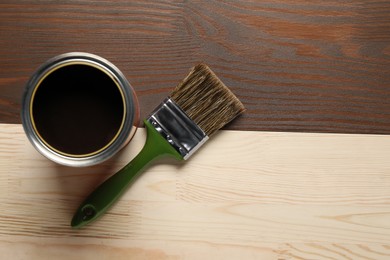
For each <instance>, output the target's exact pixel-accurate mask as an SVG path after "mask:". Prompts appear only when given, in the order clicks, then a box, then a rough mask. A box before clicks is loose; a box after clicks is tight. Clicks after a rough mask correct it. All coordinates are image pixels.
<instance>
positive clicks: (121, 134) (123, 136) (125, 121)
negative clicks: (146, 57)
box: [21, 52, 139, 166]
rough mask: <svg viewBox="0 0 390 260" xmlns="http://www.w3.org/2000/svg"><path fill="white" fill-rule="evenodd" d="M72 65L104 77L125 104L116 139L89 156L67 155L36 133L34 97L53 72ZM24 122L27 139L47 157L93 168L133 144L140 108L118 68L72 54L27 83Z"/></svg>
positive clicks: (41, 69) (96, 58) (85, 55)
mask: <svg viewBox="0 0 390 260" xmlns="http://www.w3.org/2000/svg"><path fill="white" fill-rule="evenodd" d="M71 65H82V66H90V67H93V68H94V69H98V70H99V71H101V72H103V73H105V75H107V76H108V77H109V78H110V79H112V81H113V82H114V83H115V85H116V86H117V87H118V90H119V92H120V95H121V99H122V102H123V110H124V111H123V117H122V120H121V124H120V127H119V128H118V131H117V133H116V134H115V136H114V138H112V139H111V140H110V142H108V143H107V145H105V146H104V147H102V148H101V149H98V150H96V151H94V152H91V153H88V154H81V155H74V154H68V153H64V152H61V151H60V150H58V149H55V148H54V147H52V146H51V145H50V143H48V142H47V141H45V139H44V138H42V136H41V135H40V133H39V131H37V128H36V126H35V123H34V118H33V113H32V109H33V103H34V98H35V93H36V91H37V89H38V88H39V86H40V85H41V83H42V82H43V81H44V80H45V79H46V78H47V77H48V75H50V74H51V73H52V72H53V71H56V70H59V69H60V68H63V67H65V66H71ZM21 119H22V124H23V128H24V131H25V133H26V135H27V137H28V139H29V140H30V142H31V143H32V145H33V146H34V147H35V148H36V149H37V150H38V151H39V152H40V153H41V154H43V155H44V156H45V157H47V158H48V159H50V160H52V161H54V162H57V163H59V164H62V165H67V166H90V165H95V164H98V163H101V162H103V161H105V160H107V159H109V158H111V157H112V156H113V155H114V154H116V153H117V152H118V151H119V150H120V149H121V148H123V147H124V146H125V145H126V144H127V143H128V142H129V141H130V139H131V138H132V137H133V135H134V133H135V131H136V128H137V125H138V122H139V106H138V101H137V97H136V94H135V92H134V90H133V88H132V87H131V85H130V83H129V82H128V81H127V80H126V78H125V76H124V75H123V74H122V72H121V71H120V70H119V69H118V68H117V67H116V66H115V65H113V64H112V63H111V62H109V61H107V60H105V59H103V58H101V57H99V56H97V55H93V54H90V53H83V52H72V53H65V54H62V55H59V56H56V57H54V58H52V59H50V60H48V61H47V62H45V63H44V64H43V65H42V66H40V67H39V68H38V69H37V70H36V71H35V73H34V74H33V75H32V77H31V78H30V79H29V81H28V82H27V84H26V88H25V92H24V94H23V99H22V110H21ZM69 142H72V140H69Z"/></svg>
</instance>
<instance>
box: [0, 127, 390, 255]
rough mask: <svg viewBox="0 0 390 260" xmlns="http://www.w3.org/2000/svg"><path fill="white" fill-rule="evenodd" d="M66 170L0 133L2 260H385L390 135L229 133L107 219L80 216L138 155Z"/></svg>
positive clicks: (132, 150) (153, 174)
mask: <svg viewBox="0 0 390 260" xmlns="http://www.w3.org/2000/svg"><path fill="white" fill-rule="evenodd" d="M144 140H145V129H139V130H138V132H137V133H136V136H135V138H134V139H133V141H132V142H131V143H130V145H128V146H127V147H126V148H125V149H124V150H123V151H121V152H120V154H118V155H117V156H116V157H115V158H113V159H111V160H109V161H108V162H105V163H103V164H102V165H99V166H94V167H88V168H70V167H63V166H59V165H57V164H54V163H52V162H50V161H48V160H47V159H46V158H44V157H43V156H41V155H40V154H39V153H37V152H36V151H35V150H34V149H33V147H32V146H31V145H30V143H29V142H28V141H27V138H26V137H25V135H24V133H23V130H22V127H21V125H13V124H2V125H0V208H1V211H0V255H1V256H2V258H4V259H11V258H12V259H26V258H27V259H48V258H55V259H129V258H131V259H200V258H207V259H210V258H217V259H237V258H245V259H360V258H363V259H388V258H389V257H390V224H389V223H390V189H389V187H390V161H389V160H388V156H389V154H390V136H381V135H343V134H304V133H276V132H274V133H272V132H250V131H247V132H242V131H221V132H220V133H219V134H218V135H216V136H215V137H214V138H213V139H211V140H210V141H209V142H208V143H207V144H206V145H205V147H204V148H202V149H201V150H200V151H199V152H198V153H197V154H196V155H194V156H193V157H192V158H191V159H190V160H188V161H187V162H185V163H182V162H175V161H172V160H167V161H164V162H162V164H155V165H153V166H151V167H150V168H149V169H148V170H147V172H146V173H145V174H144V175H142V176H141V177H140V178H139V179H138V180H137V181H136V182H135V183H134V185H132V187H131V188H130V189H129V190H128V191H127V192H126V193H125V195H124V196H123V197H122V199H121V200H120V201H119V202H118V203H117V204H116V205H115V206H114V207H113V208H112V209H111V210H110V211H109V212H108V213H107V214H106V215H104V216H103V217H102V218H101V219H100V220H98V221H97V222H95V223H93V224H92V225H90V226H87V227H86V228H84V229H81V230H73V229H71V228H70V226H69V222H70V219H71V217H72V214H73V212H74V210H75V208H76V207H77V206H78V204H79V203H80V202H81V201H82V200H83V199H84V198H85V196H86V195H87V194H88V193H89V192H91V191H92V190H93V188H94V187H95V186H96V185H98V184H99V183H100V182H101V181H103V179H104V178H106V177H107V176H109V175H111V174H112V173H114V172H115V171H116V170H117V169H119V168H120V167H122V166H123V165H124V164H125V163H126V162H128V161H129V160H130V159H131V158H132V157H134V156H135V154H136V153H137V152H138V151H139V150H140V149H141V147H142V145H143V142H144Z"/></svg>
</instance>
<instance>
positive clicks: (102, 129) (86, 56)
mask: <svg viewBox="0 0 390 260" xmlns="http://www.w3.org/2000/svg"><path fill="white" fill-rule="evenodd" d="M21 118H22V124H23V128H24V130H25V132H26V134H27V137H28V139H29V140H30V142H31V143H32V145H33V146H34V147H35V148H36V149H37V150H38V151H39V152H40V153H41V154H43V155H44V156H46V157H47V158H49V159H50V160H52V161H54V162H57V163H59V164H63V165H67V166H90V165H95V164H98V163H101V162H103V161H105V160H107V159H109V158H111V157H112V156H113V155H114V154H116V153H117V152H118V151H119V150H120V149H121V148H123V147H124V146H125V145H126V144H127V143H128V142H129V141H130V139H131V138H132V137H133V135H134V133H135V131H136V128H137V125H138V123H139V106H138V101H137V97H136V94H135V91H134V89H133V88H132V87H131V85H130V83H129V82H128V81H127V80H126V78H125V76H124V75H123V74H122V72H121V71H120V70H119V69H118V68H117V67H116V66H115V65H113V64H112V63H110V62H109V61H107V60H105V59H103V58H101V57H99V56H97V55H93V54H90V53H83V52H72V53H65V54H62V55H59V56H56V57H54V58H52V59H50V60H48V61H47V62H46V63H44V64H43V65H42V66H40V67H39V68H38V69H37V70H36V71H35V73H34V74H33V75H32V77H31V78H30V79H29V81H28V82H27V84H26V88H25V92H24V94H23V100H22V111H21Z"/></svg>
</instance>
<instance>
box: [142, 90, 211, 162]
mask: <svg viewBox="0 0 390 260" xmlns="http://www.w3.org/2000/svg"><path fill="white" fill-rule="evenodd" d="M146 120H147V121H148V122H149V123H151V124H152V125H153V127H154V128H155V129H156V130H157V132H159V133H160V134H161V136H162V137H164V138H165V139H166V140H167V142H168V143H169V144H171V145H172V146H173V148H175V150H176V151H177V152H178V153H179V154H180V155H181V156H183V159H184V160H187V159H188V158H189V157H190V156H191V155H192V154H193V153H194V152H195V151H196V150H198V149H199V147H201V146H202V145H203V144H204V143H205V142H206V141H207V140H208V139H209V137H208V136H207V135H206V133H205V132H204V131H203V130H202V129H201V128H200V127H199V126H198V125H197V124H196V123H195V122H194V121H192V119H191V118H189V117H188V116H187V115H186V113H185V112H184V111H183V110H182V109H181V108H180V107H179V106H178V105H177V104H176V103H175V102H174V101H173V100H172V99H171V98H166V99H165V100H164V101H163V102H162V103H161V104H160V105H159V106H158V107H157V108H156V109H155V110H154V111H153V112H152V113H151V114H150V116H149V117H148V118H147V119H146Z"/></svg>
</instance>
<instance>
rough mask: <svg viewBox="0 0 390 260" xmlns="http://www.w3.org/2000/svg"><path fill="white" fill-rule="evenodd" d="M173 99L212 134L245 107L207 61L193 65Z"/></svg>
mask: <svg viewBox="0 0 390 260" xmlns="http://www.w3.org/2000/svg"><path fill="white" fill-rule="evenodd" d="M171 98H172V99H173V101H175V103H176V104H177V105H179V107H180V108H181V109H182V110H183V111H184V112H185V113H186V114H187V115H188V116H189V117H190V118H191V119H192V120H193V121H194V122H195V123H196V124H197V125H198V126H199V127H200V128H201V129H202V130H203V131H204V132H205V133H206V134H207V135H208V136H211V135H213V134H214V133H215V132H216V131H217V130H219V129H221V128H222V127H223V126H225V125H226V124H227V123H229V122H230V121H232V120H233V119H234V118H236V117H237V116H238V115H240V114H241V113H242V112H244V110H245V108H244V105H243V104H242V103H241V102H240V100H238V98H237V97H236V96H235V95H234V94H233V93H232V92H231V91H230V90H229V89H228V88H227V87H226V86H225V84H223V82H222V81H221V80H220V79H219V78H218V77H217V76H216V75H215V74H214V72H213V71H211V69H210V68H209V67H208V66H207V65H206V64H199V65H197V66H195V67H194V68H192V70H191V72H190V73H189V74H188V76H187V77H186V78H185V79H184V80H183V81H182V82H181V83H180V84H179V85H178V86H177V87H176V88H175V89H174V90H173V92H172V93H171Z"/></svg>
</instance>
